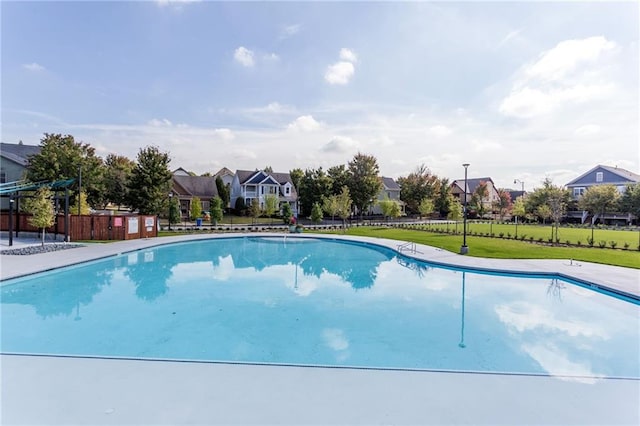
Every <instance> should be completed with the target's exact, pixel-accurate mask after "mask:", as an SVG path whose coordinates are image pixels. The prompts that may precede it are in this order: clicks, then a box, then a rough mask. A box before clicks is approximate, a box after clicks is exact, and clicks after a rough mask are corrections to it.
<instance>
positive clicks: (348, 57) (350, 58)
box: [340, 47, 358, 64]
mask: <svg viewBox="0 0 640 426" xmlns="http://www.w3.org/2000/svg"><path fill="white" fill-rule="evenodd" d="M340 59H342V60H343V61H347V62H351V63H354V64H355V63H356V62H358V58H357V56H356V54H355V53H354V52H353V50H351V49H347V48H346V47H343V48H342V49H340Z"/></svg>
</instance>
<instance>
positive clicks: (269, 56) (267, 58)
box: [262, 53, 280, 62]
mask: <svg viewBox="0 0 640 426" xmlns="http://www.w3.org/2000/svg"><path fill="white" fill-rule="evenodd" d="M262 58H263V59H264V60H265V61H271V62H276V61H279V60H280V56H278V55H276V54H275V53H266V54H264V55H263V57H262Z"/></svg>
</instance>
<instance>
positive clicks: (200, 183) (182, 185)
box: [171, 168, 218, 219]
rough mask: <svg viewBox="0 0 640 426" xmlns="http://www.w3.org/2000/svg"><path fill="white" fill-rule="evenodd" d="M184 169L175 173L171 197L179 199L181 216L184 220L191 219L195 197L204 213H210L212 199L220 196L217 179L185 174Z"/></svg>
mask: <svg viewBox="0 0 640 426" xmlns="http://www.w3.org/2000/svg"><path fill="white" fill-rule="evenodd" d="M183 170H184V169H182V168H180V169H177V170H176V171H174V173H173V178H172V180H173V181H172V187H171V196H173V197H177V199H178V203H179V205H180V216H181V217H182V218H183V219H187V218H189V216H190V214H191V203H192V202H193V199H194V198H195V197H198V198H199V199H200V205H201V207H202V211H203V212H205V211H209V209H210V208H211V199H212V198H213V197H217V196H218V188H217V187H216V178H215V177H213V176H190V175H189V174H188V173H183Z"/></svg>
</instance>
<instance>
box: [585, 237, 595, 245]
mask: <svg viewBox="0 0 640 426" xmlns="http://www.w3.org/2000/svg"><path fill="white" fill-rule="evenodd" d="M593 243H594V241H593V238H591V237H587V244H589V247H593Z"/></svg>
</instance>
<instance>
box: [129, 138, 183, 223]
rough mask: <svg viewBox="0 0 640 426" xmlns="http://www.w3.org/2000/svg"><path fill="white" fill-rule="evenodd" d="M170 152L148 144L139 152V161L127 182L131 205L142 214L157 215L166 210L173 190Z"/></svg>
mask: <svg viewBox="0 0 640 426" xmlns="http://www.w3.org/2000/svg"><path fill="white" fill-rule="evenodd" d="M170 162H171V159H170V158H169V154H168V153H165V152H160V150H159V149H158V148H157V147H155V146H148V147H146V148H142V149H140V151H139V152H138V157H137V163H136V166H135V168H134V169H133V172H132V173H131V179H129V181H128V182H127V190H128V191H127V200H128V204H129V206H130V207H131V208H132V209H134V210H138V211H139V212H140V214H153V215H157V214H159V213H160V212H162V211H165V210H166V205H167V194H168V193H169V191H170V190H171V177H172V174H171V171H170V170H169V163H170Z"/></svg>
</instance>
